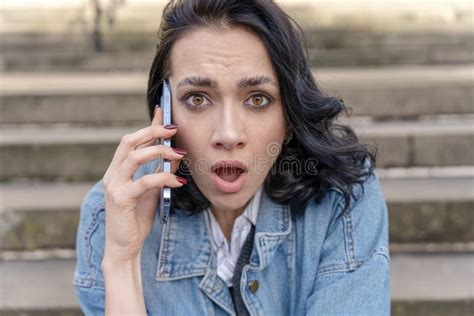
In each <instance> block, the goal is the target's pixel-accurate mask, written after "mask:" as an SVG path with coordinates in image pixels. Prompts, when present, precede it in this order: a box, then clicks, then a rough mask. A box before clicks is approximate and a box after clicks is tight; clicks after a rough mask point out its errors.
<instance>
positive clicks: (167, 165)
mask: <svg viewBox="0 0 474 316" xmlns="http://www.w3.org/2000/svg"><path fill="white" fill-rule="evenodd" d="M160 105H161V108H162V109H163V125H168V124H171V89H170V85H169V82H168V80H164V81H163V92H162V94H161V99H160ZM159 142H160V144H161V145H164V146H168V147H171V139H163V138H160V140H159ZM159 159H160V168H159V169H160V172H162V171H164V172H171V162H170V161H168V160H164V159H163V157H162V156H160V158H159ZM160 191H161V192H160V219H161V222H162V223H166V222H167V221H168V216H169V213H170V208H171V188H168V187H163V188H161V190H160Z"/></svg>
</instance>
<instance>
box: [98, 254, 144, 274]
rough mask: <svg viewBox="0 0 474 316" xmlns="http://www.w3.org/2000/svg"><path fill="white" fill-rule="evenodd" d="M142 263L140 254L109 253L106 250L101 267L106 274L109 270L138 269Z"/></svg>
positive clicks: (130, 270)
mask: <svg viewBox="0 0 474 316" xmlns="http://www.w3.org/2000/svg"><path fill="white" fill-rule="evenodd" d="M140 263H141V258H140V254H138V255H134V256H124V255H119V254H115V253H108V252H107V251H106V252H104V257H103V259H102V263H101V268H102V272H103V273H104V274H106V273H107V272H108V271H117V270H121V271H124V272H126V271H128V272H133V271H136V270H137V269H138V270H139V269H140ZM104 276H105V275H104Z"/></svg>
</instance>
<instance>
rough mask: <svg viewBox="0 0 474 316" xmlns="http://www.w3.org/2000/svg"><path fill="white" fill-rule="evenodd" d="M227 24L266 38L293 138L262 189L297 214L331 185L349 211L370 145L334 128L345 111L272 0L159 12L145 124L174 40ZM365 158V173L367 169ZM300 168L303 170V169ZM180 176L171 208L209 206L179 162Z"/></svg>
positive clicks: (194, 1) (189, 3)
mask: <svg viewBox="0 0 474 316" xmlns="http://www.w3.org/2000/svg"><path fill="white" fill-rule="evenodd" d="M232 26H244V27H246V28H250V29H251V30H252V31H254V32H255V33H256V34H258V35H259V36H260V38H261V39H262V40H263V42H264V44H265V46H266V48H267V51H268V54H269V55H270V59H271V62H272V65H273V67H274V69H275V71H276V74H277V78H278V82H279V86H280V94H281V97H282V101H283V102H282V103H283V106H284V111H285V114H286V118H287V122H288V125H289V130H290V131H291V133H292V134H293V137H292V138H291V140H290V141H289V142H288V143H285V144H284V145H283V146H282V148H281V153H280V156H279V157H278V159H277V160H276V162H275V164H274V165H273V167H272V170H270V172H269V174H268V176H267V178H266V179H265V182H264V190H265V192H266V193H267V194H268V195H269V196H270V198H271V199H272V200H274V201H276V202H278V203H289V204H290V205H291V209H292V210H296V211H297V212H298V211H299V210H304V208H305V207H306V205H307V203H308V201H309V200H310V199H311V198H315V199H316V200H318V199H320V198H321V197H323V196H324V195H325V193H326V192H327V191H328V189H330V188H331V187H332V188H336V189H338V190H339V191H341V192H342V194H343V196H344V202H345V209H347V207H348V205H349V202H350V198H351V196H352V197H354V198H356V197H355V195H354V194H353V192H354V190H353V186H354V185H355V184H358V185H361V184H362V182H363V181H364V180H365V178H366V177H368V176H370V174H372V172H373V168H375V152H376V151H375V148H373V147H370V146H368V145H363V144H360V143H359V142H358V139H357V137H356V135H355V133H354V131H353V130H352V129H351V128H350V127H349V126H344V125H339V124H335V123H334V121H335V119H336V117H337V116H338V115H339V114H340V113H341V112H344V113H345V114H346V115H347V114H348V111H347V109H346V107H345V106H344V103H343V102H342V100H340V99H338V98H335V97H331V96H327V95H325V94H323V92H322V91H321V89H320V88H319V87H318V85H317V84H316V82H315V79H314V77H313V74H312V72H311V66H310V63H309V59H308V50H307V47H306V44H305V41H304V34H303V32H302V30H301V28H300V27H299V26H298V24H297V23H296V22H295V21H294V20H293V19H292V18H291V17H289V16H288V15H287V14H286V13H285V12H284V11H283V10H282V9H281V8H280V7H279V6H278V5H277V4H275V3H274V2H273V1H272V0H181V1H180V0H178V1H170V2H169V3H168V5H167V6H166V7H165V9H164V11H163V17H162V21H161V25H160V29H159V31H158V43H157V49H156V54H155V57H154V59H153V63H152V66H151V69H150V73H149V81H148V91H147V100H148V110H149V115H150V120H151V119H152V118H153V112H154V107H155V105H156V104H158V103H159V98H160V94H161V89H162V83H163V80H164V79H165V78H167V77H168V75H169V72H170V68H169V66H170V63H169V62H170V52H171V48H172V46H173V44H174V43H175V41H176V40H177V39H178V38H180V37H182V36H184V35H185V34H186V33H187V32H190V31H192V30H194V29H197V28H201V27H216V28H230V27H232ZM303 47H305V49H303ZM372 149H373V150H372ZM366 159H368V160H369V162H370V164H369V168H366V166H365V163H366ZM308 161H311V162H312V164H308V163H307V162H308ZM288 162H291V163H288ZM294 162H296V163H294ZM301 166H306V167H307V168H303V169H304V170H302V168H301ZM308 166H310V167H308ZM308 168H310V169H311V170H310V171H311V172H308ZM177 174H178V175H180V176H182V177H184V178H186V179H187V180H188V184H187V185H184V186H182V187H181V188H178V189H173V191H172V204H173V206H174V207H178V208H184V209H187V210H190V211H201V210H203V209H204V208H206V207H208V206H209V205H210V203H209V201H208V200H207V199H206V197H205V196H204V195H203V194H202V193H201V192H200V190H199V189H198V187H197V186H196V184H195V183H194V181H193V180H192V177H191V176H190V174H189V172H187V170H186V166H184V164H183V163H181V164H180V168H179V170H178V172H177Z"/></svg>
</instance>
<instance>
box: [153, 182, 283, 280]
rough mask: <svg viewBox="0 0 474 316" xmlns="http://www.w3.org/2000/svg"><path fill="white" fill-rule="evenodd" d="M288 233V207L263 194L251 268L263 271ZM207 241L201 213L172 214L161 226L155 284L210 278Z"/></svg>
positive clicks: (212, 263)
mask: <svg viewBox="0 0 474 316" xmlns="http://www.w3.org/2000/svg"><path fill="white" fill-rule="evenodd" d="M291 229H292V224H291V216H290V208H289V206H288V205H286V204H278V203H275V202H273V201H272V200H271V199H270V198H269V197H268V195H267V194H266V193H265V190H263V192H262V197H261V200H260V209H259V211H258V216H257V224H256V227H255V240H254V249H253V251H252V255H251V257H250V265H251V267H252V268H254V269H257V270H262V269H264V268H265V267H266V266H267V265H268V264H269V263H270V261H271V259H272V258H273V256H274V254H275V252H276V251H277V249H278V245H279V244H280V243H281V242H282V241H283V240H284V239H285V238H286V237H287V235H288V234H289V233H290V231H291ZM209 237H210V236H209V230H208V227H207V225H206V221H205V218H204V212H199V213H191V212H189V211H186V210H182V209H178V210H175V211H174V212H173V213H172V214H171V216H170V217H169V219H168V222H167V223H166V224H163V226H162V234H161V244H160V250H159V254H158V266H157V270H156V280H157V281H171V280H177V279H183V278H189V277H194V276H199V275H205V274H206V273H208V275H207V279H208V278H210V274H211V273H214V272H209V271H215V270H216V260H215V258H213V257H214V255H213V253H212V247H211V243H210V239H209ZM205 279H206V278H204V280H205Z"/></svg>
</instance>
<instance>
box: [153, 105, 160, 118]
mask: <svg viewBox="0 0 474 316" xmlns="http://www.w3.org/2000/svg"><path fill="white" fill-rule="evenodd" d="M159 108H160V105H159V104H157V105H155V111H154V112H153V117H154V116H155V115H156V111H158V109H159Z"/></svg>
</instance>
